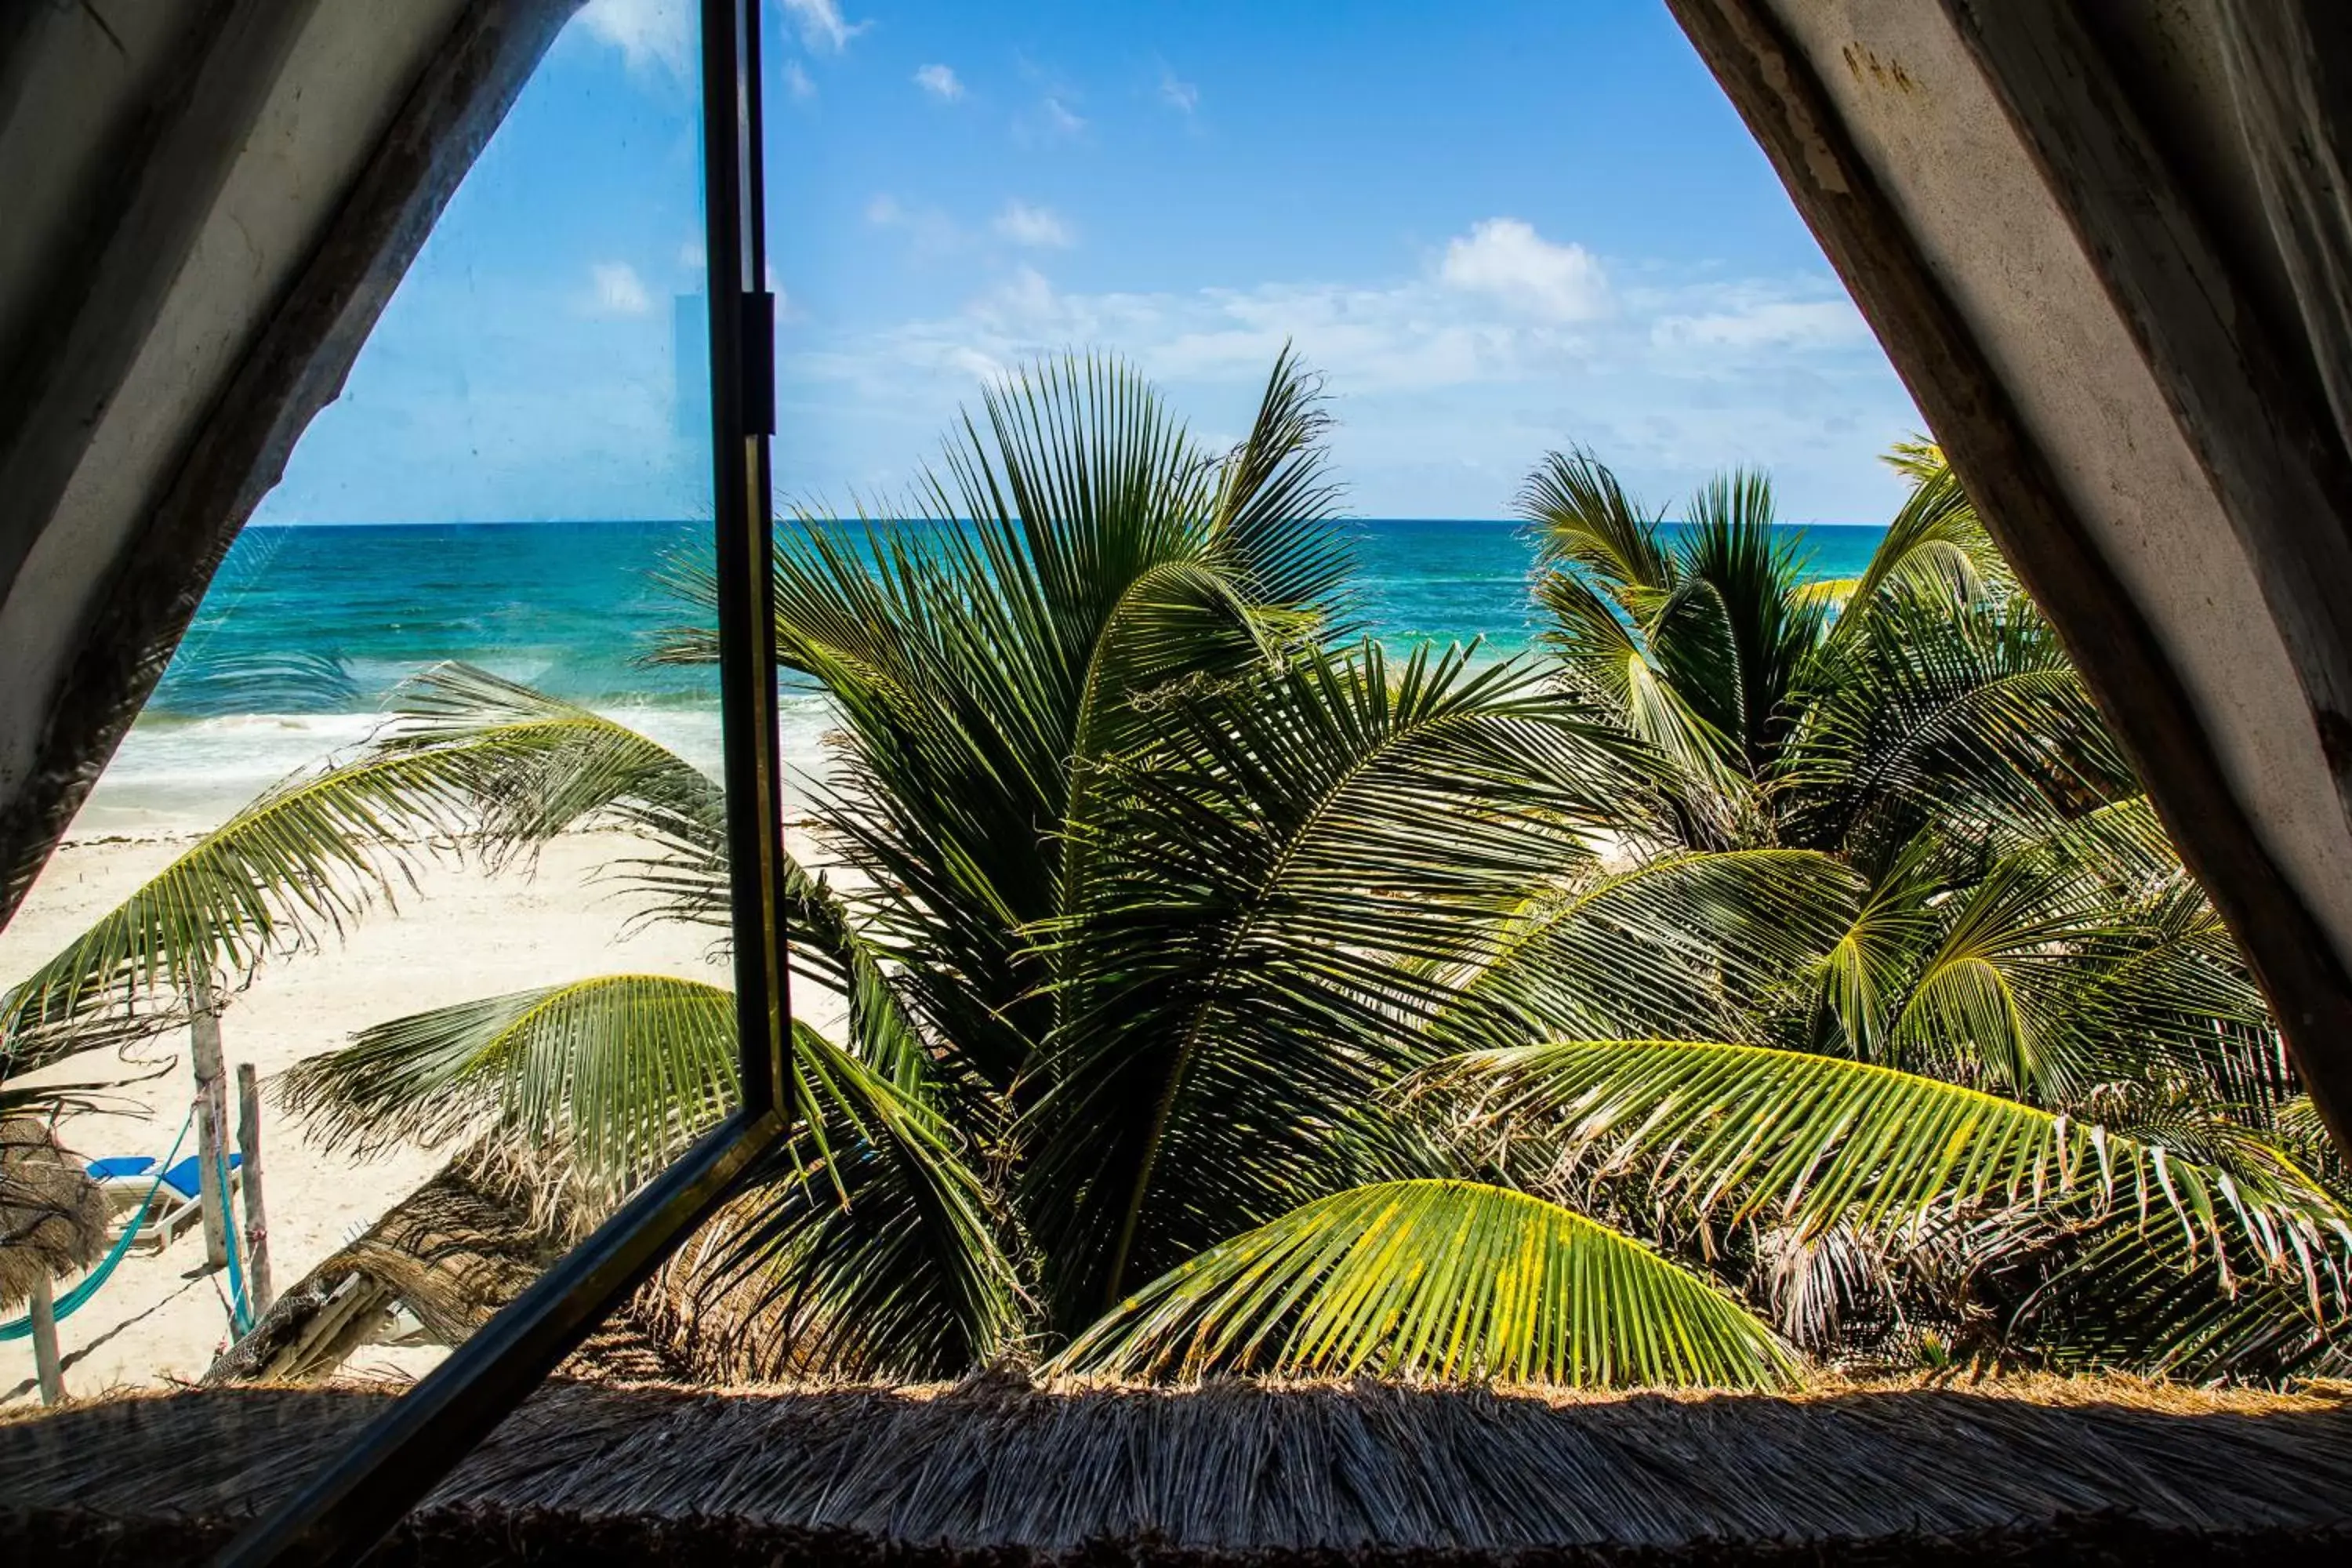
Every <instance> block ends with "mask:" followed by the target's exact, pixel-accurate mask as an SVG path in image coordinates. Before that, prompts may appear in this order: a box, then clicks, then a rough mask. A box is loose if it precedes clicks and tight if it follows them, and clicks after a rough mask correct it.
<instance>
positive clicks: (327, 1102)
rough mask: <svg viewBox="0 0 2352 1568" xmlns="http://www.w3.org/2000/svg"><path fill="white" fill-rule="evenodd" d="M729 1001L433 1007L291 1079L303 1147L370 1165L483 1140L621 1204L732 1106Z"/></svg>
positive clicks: (587, 984) (713, 996)
mask: <svg viewBox="0 0 2352 1568" xmlns="http://www.w3.org/2000/svg"><path fill="white" fill-rule="evenodd" d="M735 1042H736V1029H735V998H734V995H733V994H732V993H731V992H730V991H727V990H725V989H723V988H721V987H719V986H716V985H708V984H702V983H701V982H699V981H694V980H682V979H677V978H675V977H673V976H670V975H666V974H609V975H601V976H598V977H596V978H594V979H592V980H583V981H578V982H575V983H572V984H564V985H544V986H538V987H534V988H533V989H531V990H528V991H517V992H512V993H509V994H506V995H502V996H489V997H484V998H482V999H481V1000H479V1001H474V1002H463V1003H459V1004H458V1005H456V1006H452V1007H437V1008H435V1009H434V1010H432V1011H431V1012H426V1013H416V1014H412V1015H410V1016H407V1017H404V1018H395V1019H393V1020H392V1021H390V1022H389V1023H383V1024H378V1025H376V1026H374V1027H373V1028H370V1029H365V1030H362V1032H361V1033H360V1034H359V1035H357V1036H356V1037H353V1039H352V1043H351V1044H350V1045H348V1046H345V1047H341V1048H340V1049H337V1050H332V1051H326V1052H322V1053H320V1055H318V1056H314V1057H310V1058H305V1059H304V1060H302V1061H300V1062H299V1063H297V1064H296V1065H295V1066H294V1067H293V1068H290V1069H289V1071H288V1072H287V1074H286V1076H285V1078H284V1079H281V1080H280V1087H279V1093H280V1094H281V1096H282V1097H283V1100H284V1103H285V1104H286V1106H287V1108H288V1109H289V1110H291V1111H292V1112H293V1113H294V1114H295V1115H296V1116H298V1117H299V1118H300V1119H301V1120H302V1121H304V1122H305V1123H306V1125H307V1127H308V1129H309V1131H310V1134H311V1136H313V1137H316V1138H319V1139H320V1140H321V1141H322V1142H325V1143H327V1144H328V1145H329V1146H330V1147H341V1148H347V1149H351V1150H352V1151H355V1152H359V1153H361V1154H363V1155H364V1154H373V1153H375V1152H379V1151H381V1150H383V1149H385V1148H388V1147H390V1146H392V1145H393V1144H394V1143H397V1142H419V1143H424V1144H426V1145H428V1146H431V1145H437V1144H442V1143H446V1142H452V1141H454V1140H457V1139H464V1138H471V1137H476V1136H480V1135H484V1134H489V1135H492V1136H495V1137H496V1138H498V1139H499V1141H500V1142H505V1143H508V1144H509V1145H510V1146H513V1147H517V1148H520V1149H524V1150H530V1151H545V1150H550V1149H561V1150H562V1151H563V1152H564V1153H565V1154H566V1156H567V1157H568V1160H569V1162H570V1163H571V1165H572V1168H573V1169H574V1170H575V1171H576V1172H577V1173H579V1175H580V1177H581V1179H582V1183H583V1186H584V1187H585V1188H587V1189H589V1190H591V1191H593V1192H594V1193H596V1194H601V1195H602V1196H603V1197H605V1198H607V1199H610V1198H615V1197H617V1196H618V1195H620V1194H625V1193H627V1192H629V1191H630V1190H631V1189H633V1188H635V1186H636V1185H637V1184H640V1183H642V1182H643V1181H645V1180H646V1178H647V1177H648V1176H651V1175H653V1174H655V1173H656V1172H658V1171H660V1170H661V1169H662V1168H663V1167H664V1166H666V1165H667V1164H668V1163H670V1162H671V1161H673V1160H675V1159H676V1158H677V1155H678V1154H679V1153H680V1152H683V1151H684V1150H685V1148H686V1146H687V1145H688V1143H690V1142H693V1140H694V1139H695V1137H696V1136H697V1135H698V1134H699V1133H700V1132H701V1131H703V1130H704V1129H705V1128H707V1127H709V1125H711V1124H712V1123H713V1122H715V1121H718V1120H719V1118H720V1117H722V1116H724V1115H725V1114H726V1113H727V1112H728V1111H729V1110H730V1109H732V1108H733V1106H734V1105H735V1104H736V1103H737V1102H738V1100H739V1099H740V1084H739V1082H738V1078H737V1066H736V1044H735Z"/></svg>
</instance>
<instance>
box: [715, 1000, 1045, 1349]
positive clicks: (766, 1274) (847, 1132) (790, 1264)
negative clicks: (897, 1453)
mask: <svg viewBox="0 0 2352 1568" xmlns="http://www.w3.org/2000/svg"><path fill="white" fill-rule="evenodd" d="M793 1052H794V1056H795V1058H796V1060H797V1061H798V1062H799V1063H800V1064H801V1069H802V1071H803V1073H804V1074H807V1075H809V1076H811V1077H812V1078H814V1079H817V1080H818V1081H819V1082H820V1084H821V1089H822V1092H821V1094H820V1095H819V1096H818V1097H817V1098H816V1100H815V1103H816V1104H817V1106H818V1107H819V1111H818V1117H819V1119H818V1120H817V1121H815V1122H814V1123H811V1124H809V1125H806V1126H803V1129H802V1130H801V1131H799V1132H798V1133H797V1134H796V1135H795V1136H793V1138H792V1139H791V1140H789V1141H788V1142H786V1143H785V1144H784V1146H783V1147H782V1148H781V1149H780V1150H779V1151H778V1152H776V1153H775V1154H774V1155H772V1156H771V1157H770V1158H769V1159H767V1160H766V1161H763V1162H762V1163H761V1165H760V1166H759V1167H758V1168H756V1169H755V1170H754V1171H753V1172H752V1173H751V1176H750V1178H749V1190H748V1191H747V1193H746V1194H745V1196H744V1198H743V1199H742V1200H740V1202H739V1203H738V1204H737V1205H735V1207H734V1209H733V1211H732V1214H731V1215H730V1220H729V1221H728V1222H727V1223H725V1224H723V1225H721V1226H719V1227H717V1229H716V1232H715V1233H714V1234H713V1235H711V1236H710V1237H707V1238H705V1239H704V1240H703V1241H701V1242H700V1243H698V1248H697V1254H696V1257H695V1258H693V1259H692V1260H691V1261H692V1263H693V1265H694V1267H693V1268H692V1269H691V1272H692V1274H693V1275H694V1277H695V1283H694V1285H693V1286H692V1287H691V1288H690V1293H691V1295H692V1297H693V1298H694V1299H695V1300H697V1302H698V1304H699V1305H700V1306H701V1307H703V1308H705V1309H708V1308H709V1306H710V1305H711V1304H712V1303H714V1302H720V1301H723V1302H724V1303H725V1310H723V1311H719V1312H708V1311H706V1313H705V1315H706V1316H707V1317H708V1318H709V1321H710V1322H711V1323H712V1324H713V1331H714V1332H715V1333H716V1334H717V1335H718V1336H719V1339H720V1340H721V1341H722V1342H723V1348H724V1349H725V1350H727V1351H728V1352H729V1353H730V1360H731V1361H732V1362H733V1363H734V1364H737V1365H748V1366H751V1367H754V1368H757V1369H759V1370H760V1371H761V1373H762V1374H763V1375H771V1376H772V1375H778V1374H781V1373H785V1372H788V1371H805V1370H806V1369H809V1368H812V1367H817V1368H824V1369H825V1370H827V1371H830V1372H832V1373H835V1374H846V1375H856V1376H869V1377H891V1378H913V1379H920V1378H936V1377H946V1376H952V1375H954V1374H956V1373H960V1372H962V1371H964V1370H966V1369H967V1368H969V1367H971V1366H972V1365H974V1364H977V1363H982V1362H984V1361H987V1360H989V1359H991V1358H992V1357H993V1356H995V1355H996V1354H998V1353H999V1352H1001V1351H1002V1350H1003V1348H1004V1346H1005V1343H1006V1342H1007V1340H1008V1339H1009V1337H1010V1336H1011V1334H1012V1333H1013V1330H1014V1327H1015V1325H1016V1324H1017V1322H1018V1321H1019V1315H1020V1308H1021V1290H1020V1282H1019V1278H1018V1275H1017V1273H1016V1271H1015V1269H1014V1268H1013V1263H1012V1262H1011V1260H1010V1259H1009V1258H1006V1256H1005V1255H1004V1253H1003V1250H1002V1249H1001V1247H1000V1246H999V1243H998V1240H997V1237H996V1229H995V1222H994V1220H993V1218H992V1215H991V1214H990V1211H989V1205H988V1190H987V1186H986V1184H985V1182H984V1180H983V1179H982V1175H981V1173H979V1172H978V1171H976V1170H975V1169H974V1168H973V1167H972V1165H971V1163H969V1161H968V1159H967V1156H966V1140H965V1139H963V1138H962V1137H961V1136H960V1135H959V1134H958V1132H957V1131H956V1130H955V1129H954V1128H953V1127H952V1126H951V1125H950V1123H949V1122H947V1121H944V1120H942V1119H941V1118H940V1116H938V1115H937V1114H936V1113H934V1112H933V1111H932V1110H930V1109H929V1107H927V1106H926V1105H925V1104H924V1103H922V1102H921V1101H920V1100H918V1099H915V1098H913V1097H910V1096H908V1095H907V1094H905V1093H903V1092H901V1091H900V1090H899V1089H897V1088H896V1087H894V1086H893V1085H892V1084H891V1083H890V1082H889V1081H888V1080H887V1079H885V1078H883V1077H881V1076H879V1075H878V1074H877V1073H875V1072H873V1071H872V1070H870V1069H869V1068H867V1067H866V1065H865V1064H864V1063H862V1062H860V1061H858V1060H857V1059H856V1058H853V1057H850V1056H848V1055H846V1054H845V1053H843V1052H842V1051H841V1050H840V1049H839V1048H838V1047H835V1046H834V1045H833V1044H832V1043H831V1042H830V1041H828V1040H826V1039H825V1038H824V1037H823V1036H821V1035H819V1034H817V1033H816V1032H815V1031H814V1030H813V1029H811V1028H809V1027H808V1026H806V1025H804V1024H798V1023H796V1024H795V1025H794V1026H793Z"/></svg>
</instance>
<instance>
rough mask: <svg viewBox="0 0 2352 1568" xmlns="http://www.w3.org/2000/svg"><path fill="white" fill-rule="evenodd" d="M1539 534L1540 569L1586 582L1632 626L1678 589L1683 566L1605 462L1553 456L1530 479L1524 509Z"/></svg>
mask: <svg viewBox="0 0 2352 1568" xmlns="http://www.w3.org/2000/svg"><path fill="white" fill-rule="evenodd" d="M1516 510H1517V513H1518V515H1519V517H1520V518H1521V519H1522V520H1523V521H1525V522H1526V523H1527V524H1528V528H1529V529H1530V530H1532V531H1533V532H1534V534H1535V538H1536V559H1537V561H1538V563H1539V564H1540V565H1543V566H1546V567H1550V568H1553V569H1555V570H1556V571H1559V572H1561V573H1566V574H1576V575H1580V576H1582V577H1585V578H1586V579H1588V580H1589V581H1590V582H1591V583H1592V584H1594V585H1595V586H1596V587H1598V588H1599V589H1601V591H1602V592H1605V593H1607V594H1609V595H1611V596H1612V598H1613V599H1614V600H1615V601H1616V603H1617V605H1618V607H1619V608H1620V609H1622V610H1623V611H1624V612H1625V613H1626V614H1627V615H1628V616H1630V617H1631V618H1632V619H1633V620H1634V621H1635V622H1637V623H1640V622H1642V621H1643V618H1644V617H1643V616H1642V614H1641V611H1642V609H1643V606H1644V605H1648V604H1650V603H1652V602H1654V600H1655V599H1656V598H1657V597H1658V596H1659V595H1663V594H1664V593H1665V592H1666V591H1667V590H1669V589H1671V588H1672V587H1673V586H1674V584H1675V577H1674V573H1675V563H1674V560H1673V558H1672V556H1671V555H1670V554H1669V553H1668V552H1667V551H1666V549H1665V547H1664V545H1663V544H1662V543H1661V542H1660V541H1659V537H1658V522H1659V519H1660V516H1661V515H1662V514H1659V513H1652V512H1645V511H1643V510H1642V508H1641V507H1640V506H1639V505H1638V504H1636V503H1635V502H1634V501H1633V500H1632V499H1631V498H1630V497H1628V496H1627V495H1626V494H1625V491H1624V489H1623V488H1622V487H1621V486H1620V485H1619V484H1618V482H1617V476H1616V475H1615V474H1613V473H1611V472H1610V471H1609V469H1608V468H1607V467H1606V466H1605V465H1603V464H1602V463H1601V460H1600V459H1599V458H1595V457H1594V456H1593V455H1592V454H1591V452H1588V451H1586V450H1585V449H1584V448H1582V447H1577V448H1575V449H1574V450H1572V451H1570V452H1565V453H1562V452H1553V453H1550V454H1549V455H1547V456H1546V457H1545V458H1544V460H1543V463H1542V465H1541V466H1540V467H1538V468H1537V469H1536V471H1535V472H1534V473H1533V474H1531V475H1530V476H1528V482H1527V483H1526V485H1524V486H1523V487H1521V489H1520V490H1519V495H1518V502H1517V508H1516Z"/></svg>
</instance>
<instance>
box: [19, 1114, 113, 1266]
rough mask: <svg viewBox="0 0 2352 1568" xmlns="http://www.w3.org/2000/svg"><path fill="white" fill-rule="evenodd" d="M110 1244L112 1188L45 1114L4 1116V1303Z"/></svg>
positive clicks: (96, 1256)
mask: <svg viewBox="0 0 2352 1568" xmlns="http://www.w3.org/2000/svg"><path fill="white" fill-rule="evenodd" d="M105 1252H106V1194H103V1193H101V1192H100V1191H99V1189H98V1184H96V1183H95V1182H92V1181H91V1180H90V1179H89V1175H88V1174H87V1173H85V1171H84V1170H83V1168H82V1163H81V1162H80V1161H79V1159H77V1158H76V1157H75V1156H74V1155H72V1154H71V1153H69V1152H67V1151H66V1150H64V1149H61V1148H59V1147H58V1141H57V1135H56V1134H55V1133H54V1132H52V1131H50V1130H49V1127H48V1125H47V1123H46V1122H43V1121H38V1120H36V1119H35V1118H33V1117H29V1116H18V1117H11V1118H9V1119H8V1120H6V1121H0V1310H9V1309H13V1308H16V1307H20V1306H22V1305H23V1304H24V1303H25V1301H26V1300H27V1299H29V1298H30V1297H31V1295H32V1294H33V1290H34V1288H35V1287H36V1286H37V1284H38V1283H39V1282H40V1281H41V1280H43V1279H55V1278H57V1277H58V1276H60V1275H65V1274H71V1273H74V1272H75V1271H77V1270H79V1269H82V1268H89V1266H90V1265H91V1264H93V1263H95V1262H97V1261H98V1260H99V1258H100V1257H102V1256H104V1254H105Z"/></svg>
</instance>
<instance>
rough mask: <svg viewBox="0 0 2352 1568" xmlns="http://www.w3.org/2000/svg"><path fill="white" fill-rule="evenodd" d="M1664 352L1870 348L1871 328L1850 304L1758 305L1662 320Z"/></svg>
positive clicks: (1655, 337)
mask: <svg viewBox="0 0 2352 1568" xmlns="http://www.w3.org/2000/svg"><path fill="white" fill-rule="evenodd" d="M1650 336H1651V340H1652V341H1653V342H1655V343H1657V344H1658V346H1659V347H1661V348H1741V349H1748V348H1762V347H1767V346H1771V345H1780V346H1783V347H1789V348H1810V347H1824V346H1833V345H1836V344H1840V343H1854V342H1869V341H1870V325H1869V323H1868V322H1866V321H1864V320H1863V319H1862V312H1861V311H1859V310H1855V309H1854V308H1853V302H1852V301H1851V300H1757V301H1755V302H1753V303H1750V304H1746V305H1742V306H1738V307H1736V308H1734V309H1730V310H1716V311H1710V312H1709V313H1707V314H1706V315H1698V316H1661V317H1659V318H1658V320H1657V321H1655V322H1654V324H1653V325H1652V326H1651V329H1650Z"/></svg>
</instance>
